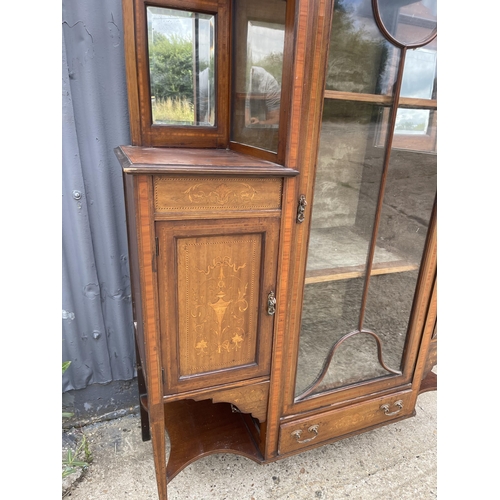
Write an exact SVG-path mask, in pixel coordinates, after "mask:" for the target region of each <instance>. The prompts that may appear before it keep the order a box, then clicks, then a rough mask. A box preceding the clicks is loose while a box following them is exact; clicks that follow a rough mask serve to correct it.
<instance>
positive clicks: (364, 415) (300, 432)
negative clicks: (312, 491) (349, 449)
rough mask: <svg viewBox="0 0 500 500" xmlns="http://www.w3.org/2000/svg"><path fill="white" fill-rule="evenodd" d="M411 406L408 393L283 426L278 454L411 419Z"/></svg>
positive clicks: (400, 393) (409, 392)
mask: <svg viewBox="0 0 500 500" xmlns="http://www.w3.org/2000/svg"><path fill="white" fill-rule="evenodd" d="M411 403H412V392H411V391H405V392H399V393H397V394H393V395H391V396H384V397H380V398H377V399H372V400H370V401H367V402H363V403H359V404H355V405H352V406H349V407H346V408H340V409H338V410H331V411H325V412H324V413H320V414H318V415H314V416H312V417H307V418H302V419H299V420H294V421H292V422H287V423H284V424H282V425H281V426H280V439H279V454H280V455H285V454H287V453H291V452H294V451H297V450H301V449H303V448H308V447H309V446H315V445H316V444H319V443H322V442H325V441H328V440H330V439H333V438H337V437H341V436H343V435H346V434H349V433H351V432H356V431H360V430H362V429H365V428H368V427H371V426H373V425H378V424H382V423H384V422H390V421H391V420H395V419H397V418H400V417H404V416H409V415H410V414H411V413H412V412H413V409H414V408H413V405H412V404H411Z"/></svg>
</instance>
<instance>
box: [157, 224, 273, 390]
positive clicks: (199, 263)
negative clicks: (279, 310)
mask: <svg viewBox="0 0 500 500" xmlns="http://www.w3.org/2000/svg"><path fill="white" fill-rule="evenodd" d="M156 224H157V226H156V231H157V236H158V278H159V280H158V282H159V288H160V290H159V301H160V304H159V309H160V322H161V326H160V331H161V343H162V359H163V368H164V373H165V377H164V379H165V380H164V387H165V389H164V390H165V394H171V393H174V392H179V391H188V390H194V389H198V388H204V387H208V386H216V385H221V384H225V383H229V382H237V381H239V380H247V379H250V378H253V377H260V376H265V375H268V374H269V370H270V360H271V343H272V332H273V319H274V316H273V313H274V308H273V301H274V294H275V283H276V263H277V255H278V253H277V252H278V236H279V219H278V218H271V217H266V218H251V219H250V218H249V219H221V220H204V221H199V220H194V221H165V222H157V223H156Z"/></svg>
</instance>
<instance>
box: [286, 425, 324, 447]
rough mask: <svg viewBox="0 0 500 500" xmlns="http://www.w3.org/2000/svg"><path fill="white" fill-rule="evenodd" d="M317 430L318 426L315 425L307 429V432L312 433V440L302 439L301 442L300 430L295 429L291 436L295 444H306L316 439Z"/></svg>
mask: <svg viewBox="0 0 500 500" xmlns="http://www.w3.org/2000/svg"><path fill="white" fill-rule="evenodd" d="M318 428H319V424H316V425H311V427H309V429H307V431H308V432H313V433H314V436H313V437H312V438H309V439H303V440H302V441H301V440H300V436H301V434H302V430H301V429H297V430H296V431H293V432H292V436H293V437H294V438H295V439H296V441H297V443H300V444H303V443H308V442H309V441H312V440H313V439H316V438H317V437H318Z"/></svg>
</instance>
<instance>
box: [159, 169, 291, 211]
mask: <svg viewBox="0 0 500 500" xmlns="http://www.w3.org/2000/svg"><path fill="white" fill-rule="evenodd" d="M282 185H283V179H282V178H257V177H226V176H207V177H205V176H182V177H178V176H170V175H155V176H154V206H155V212H156V213H171V212H183V213H186V212H188V213H189V212H210V213H213V212H234V211H248V210H280V209H281V190H282Z"/></svg>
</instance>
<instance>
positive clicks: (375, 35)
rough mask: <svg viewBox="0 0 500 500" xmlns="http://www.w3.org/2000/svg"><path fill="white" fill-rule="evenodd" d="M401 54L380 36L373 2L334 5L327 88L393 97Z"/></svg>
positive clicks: (349, 1) (363, 0)
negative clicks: (390, 95) (391, 95)
mask: <svg viewBox="0 0 500 500" xmlns="http://www.w3.org/2000/svg"><path fill="white" fill-rule="evenodd" d="M398 60H399V51H398V50H397V49H396V48H395V47H394V46H393V45H391V44H390V43H389V42H388V41H387V40H386V39H385V38H384V37H383V35H382V34H381V33H380V30H379V28H378V26H377V24H376V22H375V18H374V16H373V10H372V5H371V0H337V1H336V2H335V7H334V13H333V21H332V31H331V38H330V51H329V55H328V69H327V74H326V89H327V90H336V91H341V92H356V93H364V94H391V93H392V89H393V86H394V82H395V77H396V72H397V64H398Z"/></svg>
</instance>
